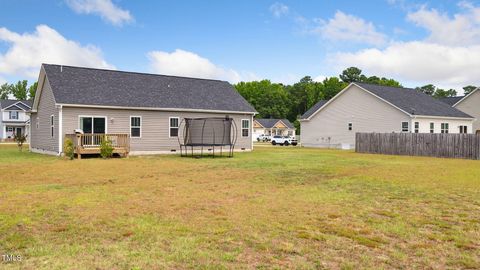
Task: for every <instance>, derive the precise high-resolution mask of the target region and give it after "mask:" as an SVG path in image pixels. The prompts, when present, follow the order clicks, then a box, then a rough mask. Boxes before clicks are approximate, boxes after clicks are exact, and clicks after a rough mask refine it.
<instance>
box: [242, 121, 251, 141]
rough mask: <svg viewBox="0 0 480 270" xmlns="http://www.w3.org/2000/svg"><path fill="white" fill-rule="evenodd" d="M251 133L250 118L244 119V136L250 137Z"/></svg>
mask: <svg viewBox="0 0 480 270" xmlns="http://www.w3.org/2000/svg"><path fill="white" fill-rule="evenodd" d="M249 135H250V120H248V119H242V137H248V136H249Z"/></svg>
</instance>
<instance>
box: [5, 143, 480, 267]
mask: <svg viewBox="0 0 480 270" xmlns="http://www.w3.org/2000/svg"><path fill="white" fill-rule="evenodd" d="M479 165H480V164H479V162H478V161H468V160H452V159H434V158H420V157H413V158H412V157H396V156H380V155H364V154H355V153H352V152H343V151H336V150H319V149H306V148H273V147H264V148H257V149H256V150H255V151H254V152H252V153H242V154H238V155H236V156H235V157H234V158H232V159H227V158H223V159H215V160H213V159H200V160H192V159H183V158H180V157H177V156H158V157H132V158H129V159H109V160H103V159H85V160H74V161H69V160H66V159H61V158H56V157H48V156H41V155H36V154H30V153H26V152H23V153H20V152H18V150H17V148H16V146H0V171H1V172H2V176H1V177H0V185H1V194H2V195H1V200H2V203H1V204H0V251H1V253H6V254H15V255H20V256H21V257H22V261H21V262H10V263H5V262H0V264H1V265H0V266H1V267H0V268H3V267H7V268H13V269H15V268H27V269H62V268H74V269H92V268H99V269H162V268H255V267H258V268H262V267H263V268H273V267H277V268H306V269H315V268H322V267H324V268H343V269H356V268H359V267H360V268H375V269H378V268H437V269H438V268H479V267H480V254H479V252H478V250H479V248H480V246H479V243H480V234H479V232H480V225H479V222H478V220H480V211H479V210H480V208H479V207H480V166H479Z"/></svg>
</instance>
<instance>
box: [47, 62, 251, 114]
mask: <svg viewBox="0 0 480 270" xmlns="http://www.w3.org/2000/svg"><path fill="white" fill-rule="evenodd" d="M43 67H44V69H45V72H46V74H47V78H48V81H49V82H50V86H51V87H52V91H53V94H54V96H55V101H56V102H57V103H63V104H77V105H78V104H81V105H99V106H120V107H140V108H160V109H198V110H219V111H232V112H233V111H235V112H247V113H254V112H256V111H255V109H254V108H253V107H252V106H251V105H250V104H249V103H248V102H247V101H246V100H245V99H244V98H243V97H242V96H241V95H240V94H239V93H238V92H237V91H236V90H235V89H234V88H233V86H232V85H231V84H230V83H228V82H226V81H219V80H208V79H196V78H186V77H178V76H166V75H155V74H145V73H135V72H125V71H114V70H103V69H93V68H83V67H72V66H60V65H50V64H43Z"/></svg>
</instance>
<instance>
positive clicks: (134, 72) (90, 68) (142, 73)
mask: <svg viewBox="0 0 480 270" xmlns="http://www.w3.org/2000/svg"><path fill="white" fill-rule="evenodd" d="M42 65H46V66H58V67H69V68H79V69H89V70H100V71H111V72H119V73H130V74H139V75H150V76H162V77H173V78H181V79H191V80H203V81H215V82H226V83H229V82H228V81H225V80H219V79H206V78H196V77H186V76H178V75H166V74H155V73H146V72H136V71H126V70H115V69H105V68H93V67H79V66H71V65H59V64H47V63H42Z"/></svg>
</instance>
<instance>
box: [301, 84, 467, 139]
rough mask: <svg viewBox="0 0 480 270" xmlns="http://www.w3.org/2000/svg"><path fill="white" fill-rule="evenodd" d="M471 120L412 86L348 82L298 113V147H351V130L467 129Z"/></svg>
mask: <svg viewBox="0 0 480 270" xmlns="http://www.w3.org/2000/svg"><path fill="white" fill-rule="evenodd" d="M474 121H475V118H474V117H473V116H471V115H469V114H467V113H465V112H462V111H460V110H458V109H456V108H453V107H451V106H449V105H447V104H445V103H443V102H442V101H440V100H437V99H434V98H432V97H430V96H428V95H426V94H423V93H421V92H419V91H416V90H415V89H408V88H399V87H387V86H379V85H372V84H365V83H351V84H350V85H349V86H347V87H346V88H345V89H343V90H342V91H341V92H340V93H338V94H337V95H336V96H335V97H333V98H332V99H331V100H329V101H324V100H322V101H320V102H318V103H317V104H315V105H314V106H313V107H312V108H311V109H310V110H308V111H307V112H306V113H305V114H304V115H302V117H301V120H300V124H301V129H302V133H301V142H302V145H303V146H311V147H336V148H337V147H338V148H353V147H354V145H355V133H356V132H379V133H390V132H414V133H472V131H473V129H472V127H473V123H474Z"/></svg>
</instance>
